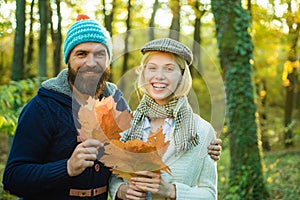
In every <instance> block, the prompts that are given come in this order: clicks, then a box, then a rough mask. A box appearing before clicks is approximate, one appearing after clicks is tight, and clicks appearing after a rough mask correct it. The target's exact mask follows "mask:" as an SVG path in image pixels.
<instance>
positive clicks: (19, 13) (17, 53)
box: [11, 0, 26, 81]
mask: <svg viewBox="0 0 300 200" xmlns="http://www.w3.org/2000/svg"><path fill="white" fill-rule="evenodd" d="M25 3H26V2H25V0H17V1H16V21H17V26H16V32H15V39H14V53H13V62H12V73H11V79H12V80H15V81H17V80H21V79H22V78H23V76H24V47H25V20H26V19H25Z"/></svg>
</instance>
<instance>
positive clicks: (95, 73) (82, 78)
mask: <svg viewBox="0 0 300 200" xmlns="http://www.w3.org/2000/svg"><path fill="white" fill-rule="evenodd" d="M68 68H69V73H68V79H69V81H70V83H71V84H72V85H73V86H74V87H75V88H76V89H77V90H78V91H79V92H80V93H82V94H87V95H90V96H95V95H97V96H98V95H100V94H101V93H102V92H103V90H104V88H105V85H106V81H107V80H108V78H109V73H110V68H109V58H108V54H107V50H106V47H105V46H103V45H102V44H100V43H96V42H86V43H81V44H79V45H77V46H76V47H75V48H74V49H73V50H72V51H71V53H70V57H69V59H68Z"/></svg>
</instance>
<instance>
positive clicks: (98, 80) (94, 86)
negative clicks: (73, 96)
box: [68, 64, 110, 96]
mask: <svg viewBox="0 0 300 200" xmlns="http://www.w3.org/2000/svg"><path fill="white" fill-rule="evenodd" d="M68 68H69V73H68V78H69V81H70V83H71V84H72V85H73V86H74V87H75V88H76V89H77V90H78V91H79V92H81V93H82V94H87V95H90V96H95V95H96V94H101V93H102V92H103V90H104V88H105V85H106V81H107V80H108V78H109V74H110V69H109V67H107V68H106V69H103V68H102V67H100V66H97V68H94V69H91V68H89V67H81V68H80V69H79V70H78V71H75V70H74V69H72V67H71V66H70V64H68ZM86 73H93V74H97V75H91V76H86V75H85V74H86Z"/></svg>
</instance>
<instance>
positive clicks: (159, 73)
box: [155, 69, 166, 80]
mask: <svg viewBox="0 0 300 200" xmlns="http://www.w3.org/2000/svg"><path fill="white" fill-rule="evenodd" d="M155 78H157V79H159V80H161V79H164V78H166V77H165V73H164V70H162V69H159V70H157V72H156V75H155Z"/></svg>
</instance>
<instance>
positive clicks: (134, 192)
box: [117, 183, 146, 200]
mask: <svg viewBox="0 0 300 200" xmlns="http://www.w3.org/2000/svg"><path fill="white" fill-rule="evenodd" d="M117 199H127V200H140V199H146V192H144V191H142V190H140V189H139V188H137V187H136V186H135V185H134V184H132V183H129V184H123V185H121V186H120V187H119V189H118V192H117Z"/></svg>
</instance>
